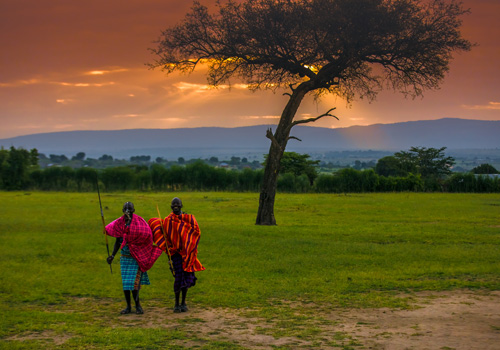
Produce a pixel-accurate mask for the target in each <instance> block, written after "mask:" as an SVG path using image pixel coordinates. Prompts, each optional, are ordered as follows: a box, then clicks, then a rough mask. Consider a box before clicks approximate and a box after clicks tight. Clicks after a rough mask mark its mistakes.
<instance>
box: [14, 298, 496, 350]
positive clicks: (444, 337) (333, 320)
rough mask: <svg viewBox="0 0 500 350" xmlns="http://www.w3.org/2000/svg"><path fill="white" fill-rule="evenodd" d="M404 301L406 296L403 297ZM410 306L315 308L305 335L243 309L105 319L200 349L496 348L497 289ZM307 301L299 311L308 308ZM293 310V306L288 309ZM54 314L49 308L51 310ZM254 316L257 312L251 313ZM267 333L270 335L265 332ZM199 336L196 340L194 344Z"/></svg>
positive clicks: (154, 311)
mask: <svg viewBox="0 0 500 350" xmlns="http://www.w3.org/2000/svg"><path fill="white" fill-rule="evenodd" d="M403 297H407V295H404V296H403ZM412 300H413V304H412V306H413V307H412V308H411V309H410V310H399V309H388V308H379V309H340V308H335V309H325V308H318V314H317V315H315V317H314V319H315V320H316V319H317V321H314V322H313V324H311V323H309V324H307V325H305V327H310V328H311V329H314V330H315V332H313V333H311V334H310V335H309V336H303V335H302V336H300V335H297V336H295V335H294V334H293V333H290V332H288V333H287V335H286V336H283V337H281V336H274V335H273V332H272V329H273V327H278V325H276V324H273V322H272V321H271V322H270V321H269V320H264V319H261V318H259V317H247V316H245V310H233V309H202V308H198V307H196V305H190V310H189V311H188V312H186V313H180V314H175V313H173V312H172V309H171V308H170V307H153V306H150V307H148V306H147V304H148V302H147V301H144V305H143V306H144V308H145V313H144V314H143V315H136V314H129V315H109V317H110V318H111V319H113V320H114V321H113V320H110V321H111V322H110V323H111V324H114V326H115V327H123V326H131V327H144V328H157V327H163V328H165V329H166V330H168V329H179V330H183V331H186V332H192V334H195V335H196V338H197V339H193V340H189V341H184V342H182V343H181V342H179V344H178V345H181V346H184V347H187V348H189V347H195V346H202V345H203V343H204V342H206V341H207V340H213V341H228V342H232V343H237V344H239V345H241V346H242V347H245V348H248V349H261V350H272V349H275V348H276V347H283V348H286V349H290V350H292V349H339V348H341V349H342V348H343V349H375V350H406V349H408V350H410V349H415V350H417V349H418V350H425V349H433V350H434V349H440V350H451V349H455V350H473V349H478V350H479V349H480V350H497V349H500V291H494V292H472V291H453V292H422V293H415V294H413V295H412ZM310 307H311V304H310V303H309V304H307V306H305V308H310ZM293 308H294V309H295V310H298V311H300V305H299V306H297V305H293ZM54 311H55V310H54ZM257 315H258V313H257ZM269 330H271V332H269ZM70 338H71V336H70V335H66V336H60V335H58V334H54V333H53V332H41V333H30V334H27V333H25V334H22V335H21V334H19V335H16V336H14V337H11V338H10V339H9V340H17V341H23V340H29V339H32V340H33V339H38V340H48V341H51V342H53V343H54V344H55V345H60V344H63V343H64V342H65V341H67V340H68V339H70ZM200 339H201V340H200Z"/></svg>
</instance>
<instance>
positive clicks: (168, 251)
mask: <svg viewBox="0 0 500 350" xmlns="http://www.w3.org/2000/svg"><path fill="white" fill-rule="evenodd" d="M156 211H157V212H158V217H159V218H160V224H161V225H160V229H161V233H163V238H165V250H166V251H167V255H168V263H169V264H170V271H172V276H174V277H175V271H174V265H172V257H171V256H170V250H169V249H168V244H167V234H166V233H165V231H164V230H163V220H162V218H161V214H160V208H158V204H156Z"/></svg>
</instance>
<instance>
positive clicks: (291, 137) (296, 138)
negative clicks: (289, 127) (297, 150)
mask: <svg viewBox="0 0 500 350" xmlns="http://www.w3.org/2000/svg"><path fill="white" fill-rule="evenodd" d="M291 139H294V140H297V141H300V142H302V140H301V139H299V138H298V137H295V136H288V139H287V140H291Z"/></svg>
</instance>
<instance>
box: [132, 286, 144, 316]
mask: <svg viewBox="0 0 500 350" xmlns="http://www.w3.org/2000/svg"><path fill="white" fill-rule="evenodd" d="M132 295H133V297H134V301H135V313H136V314H143V313H144V311H143V310H142V307H141V302H140V301H139V291H138V290H133V291H132Z"/></svg>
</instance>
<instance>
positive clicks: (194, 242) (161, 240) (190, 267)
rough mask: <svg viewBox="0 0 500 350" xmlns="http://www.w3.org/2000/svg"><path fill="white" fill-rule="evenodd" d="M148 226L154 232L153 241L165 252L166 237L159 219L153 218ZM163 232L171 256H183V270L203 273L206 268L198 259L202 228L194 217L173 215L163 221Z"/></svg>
mask: <svg viewBox="0 0 500 350" xmlns="http://www.w3.org/2000/svg"><path fill="white" fill-rule="evenodd" d="M148 224H149V226H150V227H151V230H152V231H153V241H154V242H155V243H156V245H157V246H158V247H160V248H161V249H162V250H163V251H166V248H165V237H164V236H163V233H162V231H161V223H160V219H158V218H151V219H149V220H148ZM163 232H165V235H166V237H167V246H168V250H169V252H170V255H174V254H175V253H179V254H180V255H181V256H182V268H183V269H184V271H187V272H195V271H203V270H205V268H204V267H203V265H202V264H201V263H200V261H199V260H198V258H197V255H198V242H199V241H200V227H199V226H198V223H197V222H196V219H195V217H194V215H191V214H181V215H175V214H174V213H171V214H170V215H169V216H167V217H166V218H165V219H164V220H163Z"/></svg>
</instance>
